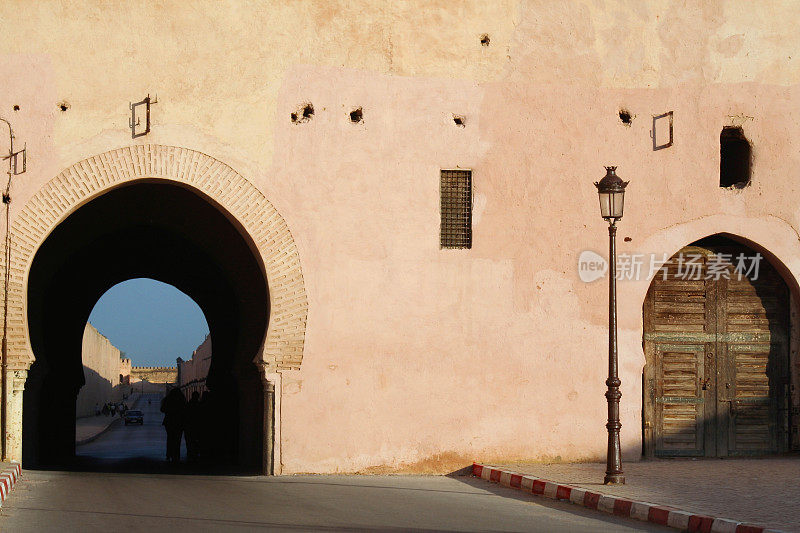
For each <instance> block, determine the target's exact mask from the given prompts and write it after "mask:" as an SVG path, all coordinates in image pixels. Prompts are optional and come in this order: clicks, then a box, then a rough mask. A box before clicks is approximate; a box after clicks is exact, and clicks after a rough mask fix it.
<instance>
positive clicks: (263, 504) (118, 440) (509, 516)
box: [0, 396, 673, 533]
mask: <svg viewBox="0 0 800 533" xmlns="http://www.w3.org/2000/svg"><path fill="white" fill-rule="evenodd" d="M159 402H160V398H159V397H156V396H154V397H153V398H151V404H150V405H149V406H148V404H147V398H144V399H143V400H140V402H139V404H138V406H137V408H141V409H142V410H143V411H144V412H145V424H144V426H141V427H140V426H125V425H123V424H121V423H117V424H115V425H114V426H113V427H112V428H111V429H110V430H109V431H108V432H106V433H105V434H104V435H102V436H101V437H100V438H98V439H97V440H95V441H94V442H91V443H89V444H86V445H83V446H80V447H79V449H78V453H79V457H78V461H77V463H76V468H74V469H72V471H28V470H26V471H24V473H23V477H22V479H21V480H20V481H19V482H18V483H17V484H16V486H15V487H14V490H13V492H12V494H11V497H10V498H9V500H8V501H6V502H5V504H4V505H3V507H2V509H0V531H4V532H5V531H21V532H28V531H36V532H40V531H58V532H60V533H62V532H69V531H82V532H83V531H122V532H139V531H142V532H145V531H146V532H151V531H169V532H181V531H188V532H193V533H194V532H199V531H265V530H266V531H493V532H494V531H498V532H499V531H543V532H544V531H547V532H553V531H570V532H572V531H574V532H597V531H614V532H617V531H619V532H623V531H673V530H670V529H667V528H661V527H657V526H653V525H650V524H647V523H644V522H639V521H636V520H631V519H623V518H617V517H613V516H610V515H607V514H604V513H601V512H597V511H590V510H587V509H584V508H582V507H578V506H576V505H572V504H569V503H565V502H554V501H551V500H546V499H544V498H534V497H532V496H530V495H524V494H522V493H520V492H519V491H515V490H512V489H507V488H505V487H500V486H498V485H494V484H490V483H487V482H486V481H482V480H479V479H475V478H472V477H444V476H278V477H263V476H220V475H217V476H213V475H197V474H196V473H195V472H194V471H192V470H188V468H190V467H188V466H186V465H182V466H178V467H174V466H172V465H167V464H166V463H165V461H164V458H165V455H166V454H165V445H166V436H165V432H164V429H163V427H162V426H161V420H162V416H161V413H160V412H158V408H159ZM131 472H139V473H131ZM141 472H146V473H141ZM187 474H195V475H187Z"/></svg>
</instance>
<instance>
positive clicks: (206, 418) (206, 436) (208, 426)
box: [198, 391, 214, 462]
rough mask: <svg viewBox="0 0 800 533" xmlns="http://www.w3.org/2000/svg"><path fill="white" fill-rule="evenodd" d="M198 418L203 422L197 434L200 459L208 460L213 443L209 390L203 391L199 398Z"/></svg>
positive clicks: (211, 452)
mask: <svg viewBox="0 0 800 533" xmlns="http://www.w3.org/2000/svg"><path fill="white" fill-rule="evenodd" d="M199 408H200V419H201V420H202V421H203V423H202V424H201V425H200V428H199V429H200V434H199V435H198V437H199V439H200V441H199V444H200V459H201V460H202V461H203V462H209V461H210V460H211V459H212V454H213V444H212V442H211V439H212V436H213V432H214V424H213V421H212V420H211V414H212V413H211V392H210V391H203V396H202V397H201V398H200V405H199Z"/></svg>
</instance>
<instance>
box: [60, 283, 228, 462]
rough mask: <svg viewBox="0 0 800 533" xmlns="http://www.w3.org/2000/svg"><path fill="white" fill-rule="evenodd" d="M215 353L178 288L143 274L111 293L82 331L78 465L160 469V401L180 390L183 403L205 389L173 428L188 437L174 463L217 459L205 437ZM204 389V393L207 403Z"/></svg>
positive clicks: (196, 310)
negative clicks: (190, 381)
mask: <svg viewBox="0 0 800 533" xmlns="http://www.w3.org/2000/svg"><path fill="white" fill-rule="evenodd" d="M211 356H212V353H211V338H210V336H209V329H208V322H207V321H206V319H205V316H204V315H203V312H202V310H201V309H200V307H199V306H198V305H197V303H196V302H194V300H192V299H191V298H190V297H189V296H188V295H186V294H184V293H183V292H181V291H179V290H178V289H176V288H175V287H173V286H172V285H168V284H166V283H161V282H159V281H156V280H153V279H146V278H137V279H131V280H128V281H124V282H122V283H118V284H117V285H114V286H113V287H112V288H110V289H109V290H108V291H106V292H105V293H104V294H103V296H101V297H100V299H99V300H98V301H97V303H96V304H95V306H94V308H93V309H92V312H91V314H90V315H89V323H88V324H87V325H86V329H85V330H84V335H83V353H82V362H83V375H84V382H85V383H84V385H83V386H82V387H81V388H80V390H79V392H78V397H77V401H76V417H77V418H76V420H75V441H76V459H77V460H76V466H82V467H83V468H88V467H97V468H100V467H109V466H113V467H116V468H118V469H133V470H137V468H138V469H146V470H152V469H158V467H159V466H162V463H163V461H164V459H165V457H167V441H168V439H167V434H166V432H165V427H164V426H163V425H162V421H163V420H164V418H165V414H163V413H162V412H161V406H162V403H161V402H162V401H163V400H164V398H165V397H166V394H167V393H168V392H169V391H170V390H172V389H176V388H177V389H178V390H180V391H181V392H182V393H183V394H184V398H185V400H189V399H190V398H192V392H193V391H199V392H198V397H197V398H195V399H193V400H192V401H191V402H189V403H188V404H184V403H181V404H180V407H182V409H183V413H182V414H183V416H182V417H181V419H180V420H179V422H182V423H181V424H180V426H179V427H177V428H172V429H176V430H177V431H180V432H181V435H180V437H182V438H181V439H180V441H178V444H177V446H176V447H175V450H173V452H174V451H176V450H177V453H179V454H180V458H179V460H178V461H176V464H178V463H183V464H185V465H189V466H191V467H193V468H194V467H205V466H206V464H207V463H209V462H210V461H211V460H212V459H213V458H212V455H213V446H212V445H211V444H212V443H211V442H207V441H208V440H209V437H210V436H211V435H210V433H209V432H207V431H205V430H206V424H207V422H208V420H209V419H210V414H211V413H210V412H209V411H210V407H211V406H210V399H211V397H210V396H209V395H208V391H207V389H206V387H205V382H206V378H207V375H208V370H209V367H210V362H211ZM184 360H185V361H184ZM176 362H177V364H176ZM181 370H183V371H184V372H181ZM182 374H184V375H182ZM187 374H191V376H189V375H187ZM190 377H191V378H193V379H192V383H191V384H190V383H189V379H186V378H190ZM199 393H206V396H205V401H202V402H201V401H200V397H199ZM174 434H175V431H173V435H174ZM201 451H202V452H203V453H202V454H201V453H200V452H201Z"/></svg>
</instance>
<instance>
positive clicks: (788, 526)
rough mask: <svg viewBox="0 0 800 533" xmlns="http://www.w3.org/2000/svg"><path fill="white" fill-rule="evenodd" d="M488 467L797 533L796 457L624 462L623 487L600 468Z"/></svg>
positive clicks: (799, 472)
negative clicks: (608, 482) (612, 482)
mask: <svg viewBox="0 0 800 533" xmlns="http://www.w3.org/2000/svg"><path fill="white" fill-rule="evenodd" d="M493 466H497V467H500V468H503V469H507V470H512V471H515V472H519V473H522V474H531V475H535V476H537V477H540V478H543V479H548V480H551V481H555V482H558V483H563V484H568V485H574V486H578V487H582V488H588V489H592V490H594V491H597V492H602V493H604V494H609V495H613V496H621V497H624V498H629V499H634V500H639V501H644V502H649V503H656V504H663V505H669V506H672V507H677V508H679V509H683V510H685V511H690V512H692V513H697V514H705V515H710V516H716V517H721V518H731V519H734V520H739V521H742V522H749V523H754V524H759V525H764V526H769V527H773V528H779V529H783V530H786V531H798V532H800V456H791V457H786V456H784V457H765V458H758V459H731V458H728V459H696V460H693V459H661V460H652V461H641V462H636V463H633V462H632V463H625V464H623V470H624V471H625V477H626V484H625V485H618V486H611V485H608V486H604V485H603V475H604V473H605V466H606V465H605V464H597V463H583V464H549V465H548V464H531V463H504V464H498V465H493Z"/></svg>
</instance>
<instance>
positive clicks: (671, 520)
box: [472, 463, 781, 533]
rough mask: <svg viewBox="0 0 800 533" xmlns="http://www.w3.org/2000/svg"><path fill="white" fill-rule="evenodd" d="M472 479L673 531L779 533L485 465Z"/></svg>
mask: <svg viewBox="0 0 800 533" xmlns="http://www.w3.org/2000/svg"><path fill="white" fill-rule="evenodd" d="M472 475H473V476H475V477H479V478H481V479H485V480H486V481H491V482H494V483H499V484H501V485H504V486H506V487H511V488H514V489H520V490H523V491H525V492H530V493H532V494H536V495H539V496H544V497H546V498H551V499H554V500H566V501H570V502H572V503H574V504H576V505H582V506H584V507H588V508H589V509H597V510H598V511H604V512H606V513H610V514H613V515H616V516H624V517H629V518H636V519H638V520H644V521H645V522H653V523H654V524H660V525H662V526H669V527H674V528H676V529H680V530H683V531H690V532H692V533H695V532H696V533H781V532H780V531H778V530H777V529H766V528H764V527H761V526H754V525H751V524H743V523H741V522H737V521H736V520H728V519H725V518H714V517H711V516H704V515H697V514H693V513H689V512H686V511H681V510H680V509H675V508H674V507H668V506H666V505H655V504H652V503H646V502H637V501H634V500H627V499H625V498H617V497H615V496H607V495H605V494H601V493H599V492H592V491H589V490H586V489H582V488H579V487H573V486H571V485H561V484H559V483H553V482H552V481H547V480H545V479H538V478H536V477H534V476H527V475H524V474H518V473H516V472H511V471H508V470H502V469H499V468H494V467H491V466H487V465H482V464H478V463H473V465H472Z"/></svg>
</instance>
